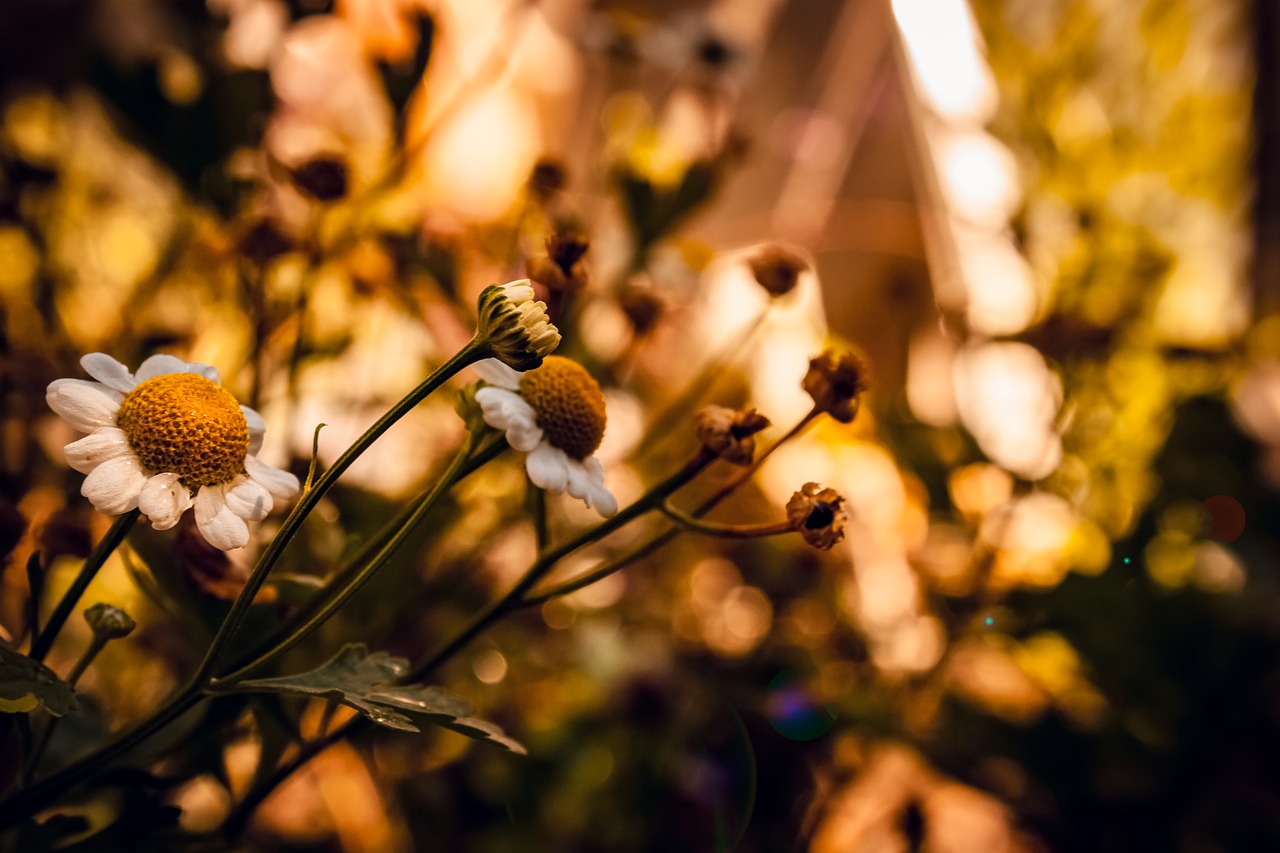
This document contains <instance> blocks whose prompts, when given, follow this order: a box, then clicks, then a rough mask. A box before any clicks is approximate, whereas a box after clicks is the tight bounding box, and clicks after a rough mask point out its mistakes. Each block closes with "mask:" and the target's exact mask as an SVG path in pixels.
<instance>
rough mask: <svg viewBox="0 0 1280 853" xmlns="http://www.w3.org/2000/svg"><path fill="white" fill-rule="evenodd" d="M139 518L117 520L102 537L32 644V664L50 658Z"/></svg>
mask: <svg viewBox="0 0 1280 853" xmlns="http://www.w3.org/2000/svg"><path fill="white" fill-rule="evenodd" d="M139 515H140V513H139V511H138V510H136V509H134V510H130V511H129V512H126V513H125V514H124V515H120V516H116V520H115V521H114V522H112V524H111V529H110V530H108V531H107V535H106V536H103V537H102V541H100V542H99V543H98V544H97V546H96V547H95V548H94V549H93V551H92V552H91V553H90V554H89V556H88V558H87V559H86V560H85V561H84V566H82V567H81V569H80V574H78V575H76V578H75V580H73V581H72V582H71V586H69V587H67V591H66V592H65V593H63V594H62V598H61V600H59V601H58V606H57V607H56V608H54V611H53V613H52V614H50V616H49V621H48V622H47V623H45V626H44V630H43V631H41V632H40V634H39V636H37V637H36V638H35V639H34V640H33V641H32V642H31V651H30V653H29V654H28V656H29V657H30V658H31V659H32V660H38V661H42V660H44V658H45V655H47V654H49V649H51V648H52V647H53V641H54V640H56V639H57V638H58V632H59V631H61V630H62V626H63V625H65V624H66V622H67V618H68V617H70V616H71V611H72V610H75V608H76V604H78V603H79V601H80V596H82V595H84V591H85V590H86V589H88V588H89V584H90V583H92V582H93V579H94V578H95V577H97V574H98V570H99V569H101V568H102V566H103V565H104V564H105V563H106V562H107V558H108V557H110V556H111V555H112V554H113V553H114V552H115V550H116V548H118V547H120V543H121V542H123V541H124V538H125V536H126V535H128V533H129V529H130V528H131V527H133V524H134V522H136V521H137V520H138V516H139Z"/></svg>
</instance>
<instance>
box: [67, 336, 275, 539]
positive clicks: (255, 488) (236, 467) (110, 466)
mask: <svg viewBox="0 0 1280 853" xmlns="http://www.w3.org/2000/svg"><path fill="white" fill-rule="evenodd" d="M80 365H81V366H82V367H83V368H84V369H85V372H86V373H88V374H89V375H90V376H92V377H93V378H94V379H96V380H98V381H96V382H90V381H87V380H84V379H57V380H54V381H53V382H51V383H49V388H48V390H47V391H46V392H45V399H46V400H48V402H49V407H50V408H51V409H53V410H54V411H55V412H57V413H58V414H59V415H61V416H62V418H63V419H64V420H65V421H66V422H67V423H69V424H71V426H73V427H75V428H76V429H78V430H80V431H81V432H87V433H89V435H88V436H86V437H85V438H82V439H80V440H79V441H74V442H72V443H71V444H68V445H67V446H66V448H64V451H63V452H64V453H65V454H66V458H67V464H68V465H70V466H71V467H72V468H74V469H76V470H77V471H79V472H80V473H82V474H87V475H88V476H86V477H85V479H84V485H83V486H81V487H80V493H81V494H83V495H84V496H85V497H86V498H88V499H89V501H90V503H92V504H93V505H94V507H96V508H97V509H98V511H99V512H102V513H104V514H106V515H120V514H122V513H126V512H129V511H130V510H133V509H135V508H136V509H139V510H141V511H142V513H143V514H144V515H146V516H147V517H148V518H149V519H151V525H152V526H153V527H155V528H156V529H157V530H168V529H169V528H171V527H173V526H174V525H175V524H177V523H178V519H179V518H181V517H182V513H184V512H185V511H186V510H188V509H189V508H191V507H193V506H194V507H195V513H196V526H197V527H199V529H200V533H201V534H202V535H203V536H204V538H205V539H206V540H208V542H209V544H211V545H213V546H214V547H215V548H220V549H222V550H224V551H228V550H230V549H232V548H241V547H243V546H245V545H247V544H248V542H249V528H248V526H247V525H246V524H245V521H258V520H259V519H261V518H264V517H265V516H266V514H267V513H268V512H270V511H271V507H272V506H273V505H274V503H275V501H276V500H288V499H289V498H291V497H293V496H294V495H295V494H297V493H298V478H297V477H295V476H293V475H292V474H290V473H288V472H287V471H281V470H279V469H278V468H273V467H271V466H270V465H267V464H266V463H265V462H262V461H261V460H259V459H258V457H257V455H256V454H257V452H258V450H259V449H261V447H262V437H263V434H264V433H265V432H266V428H267V425H266V423H265V422H263V420H262V416H261V415H259V414H258V413H257V412H255V411H254V410H253V409H250V408H248V407H246V406H241V405H240V404H239V403H237V402H236V399H235V397H233V396H231V394H230V392H228V391H227V390H226V389H225V388H223V387H222V386H221V385H219V384H218V370H217V368H215V367H210V366H209V365H207V364H200V363H198V362H197V363H191V362H186V361H183V360H182V359H179V358H175V357H174V356H171V355H153V356H151V357H150V358H148V359H147V360H146V361H144V362H143V363H142V366H141V367H139V368H138V372H137V374H136V375H135V374H132V373H130V372H129V370H128V369H127V368H126V367H125V366H124V365H123V364H121V363H120V362H118V361H116V360H115V359H114V358H112V357H111V356H109V355H105V354H103V353H100V352H95V353H91V354H89V355H86V356H85V357H84V358H82V359H80Z"/></svg>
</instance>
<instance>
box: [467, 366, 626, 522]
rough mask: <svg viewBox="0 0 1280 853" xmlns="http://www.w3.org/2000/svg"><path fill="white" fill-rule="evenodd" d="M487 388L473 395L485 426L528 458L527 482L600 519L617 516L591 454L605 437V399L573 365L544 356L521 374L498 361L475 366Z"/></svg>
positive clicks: (615, 505)
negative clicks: (502, 435)
mask: <svg viewBox="0 0 1280 853" xmlns="http://www.w3.org/2000/svg"><path fill="white" fill-rule="evenodd" d="M475 368H476V372H477V373H479V374H480V376H481V377H482V378H483V379H484V380H485V382H486V383H488V384H487V385H486V386H485V387H483V388H481V389H480V390H478V391H476V395H475V399H476V402H477V403H479V404H480V409H481V412H482V413H483V416H484V420H485V423H487V424H489V426H491V427H494V428H495V429H500V430H504V431H505V432H506V436H507V443H509V444H510V445H511V446H512V447H514V448H515V449H516V450H521V451H524V452H525V453H527V454H529V455H528V456H527V457H526V458H525V469H526V470H527V471H528V472H529V479H530V480H532V481H533V484H534V485H535V486H537V487H538V488H540V489H545V490H546V491H548V492H551V493H552V494H557V495H558V494H563V493H564V492H568V493H569V494H570V495H572V496H573V497H575V498H578V499H579V500H581V501H583V502H584V503H586V505H587V506H588V507H594V508H595V509H596V511H597V512H599V513H600V514H601V515H603V516H610V515H613V514H614V513H615V512H617V511H618V501H617V499H616V498H614V496H613V493H612V492H610V491H609V490H608V489H607V488H605V485H604V466H603V465H601V464H600V460H598V459H596V457H595V456H594V455H593V454H594V453H595V452H596V448H598V447H599V446H600V441H601V439H603V438H604V426H605V411H604V394H603V393H601V391H600V386H599V385H597V384H596V381H595V380H594V379H592V378H591V374H589V373H587V371H586V370H585V369H584V368H583V367H582V366H581V365H580V364H578V363H577V362H575V361H571V360H569V359H567V358H561V357H559V356H554V355H552V356H547V357H546V358H545V359H543V361H542V365H541V366H540V367H538V368H536V369H534V370H527V371H524V372H521V371H518V370H514V369H512V368H510V367H508V366H507V365H505V364H503V363H502V362H500V361H498V360H497V359H492V358H490V359H485V360H484V361H481V362H479V363H477V364H476V365H475Z"/></svg>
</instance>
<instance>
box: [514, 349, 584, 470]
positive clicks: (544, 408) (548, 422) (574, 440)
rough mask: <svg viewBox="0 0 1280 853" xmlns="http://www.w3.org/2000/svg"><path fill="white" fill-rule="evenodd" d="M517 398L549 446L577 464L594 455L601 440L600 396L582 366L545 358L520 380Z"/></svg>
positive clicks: (554, 358) (563, 360) (553, 356)
mask: <svg viewBox="0 0 1280 853" xmlns="http://www.w3.org/2000/svg"><path fill="white" fill-rule="evenodd" d="M520 396H521V397H524V399H525V402H527V403H528V404H529V406H530V407H531V408H532V409H533V412H534V415H535V416H537V419H538V426H539V427H541V428H542V432H543V434H544V435H545V436H546V438H547V441H548V442H550V443H551V446H552V447H558V448H560V449H561V450H563V451H564V452H565V453H567V454H569V455H570V456H572V457H573V458H574V459H577V460H578V461H582V460H583V459H586V458H587V457H588V456H590V455H591V454H592V453H595V452H596V448H597V447H599V446H600V440H601V439H603V438H604V424H605V415H604V393H603V392H601V390H600V386H599V385H597V384H596V381H595V380H594V379H592V378H591V374H590V373H587V371H586V370H585V369H584V368H583V367H582V365H580V364H578V363H577V362H576V361H570V360H569V359H567V358H561V357H560V356H558V355H549V356H547V357H546V358H545V359H543V360H542V366H541V367H539V368H538V369H536V370H530V371H528V372H527V373H525V374H524V375H523V376H521V377H520Z"/></svg>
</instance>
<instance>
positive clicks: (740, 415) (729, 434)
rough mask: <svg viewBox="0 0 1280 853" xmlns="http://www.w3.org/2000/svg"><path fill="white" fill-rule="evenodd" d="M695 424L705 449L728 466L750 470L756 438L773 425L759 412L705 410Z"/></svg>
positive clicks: (712, 408) (705, 408)
mask: <svg viewBox="0 0 1280 853" xmlns="http://www.w3.org/2000/svg"><path fill="white" fill-rule="evenodd" d="M693 423H694V426H695V428H696V429H697V431H698V441H700V442H702V446H703V447H705V448H707V450H710V451H711V452H712V453H714V454H716V455H717V456H719V457H720V458H721V459H723V460H725V461H726V462H732V463H733V464H734V465H742V466H747V465H750V464H751V460H752V458H754V456H755V452H756V439H755V434H756V433H758V432H760V430H762V429H764V428H765V427H767V426H768V425H769V419H768V418H766V417H765V416H764V415H762V414H760V413H759V412H757V411H756V410H755V409H729V408H726V407H724V406H705V407H704V408H703V409H702V410H701V411H700V412H698V414H697V415H695V416H694V419H693Z"/></svg>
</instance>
